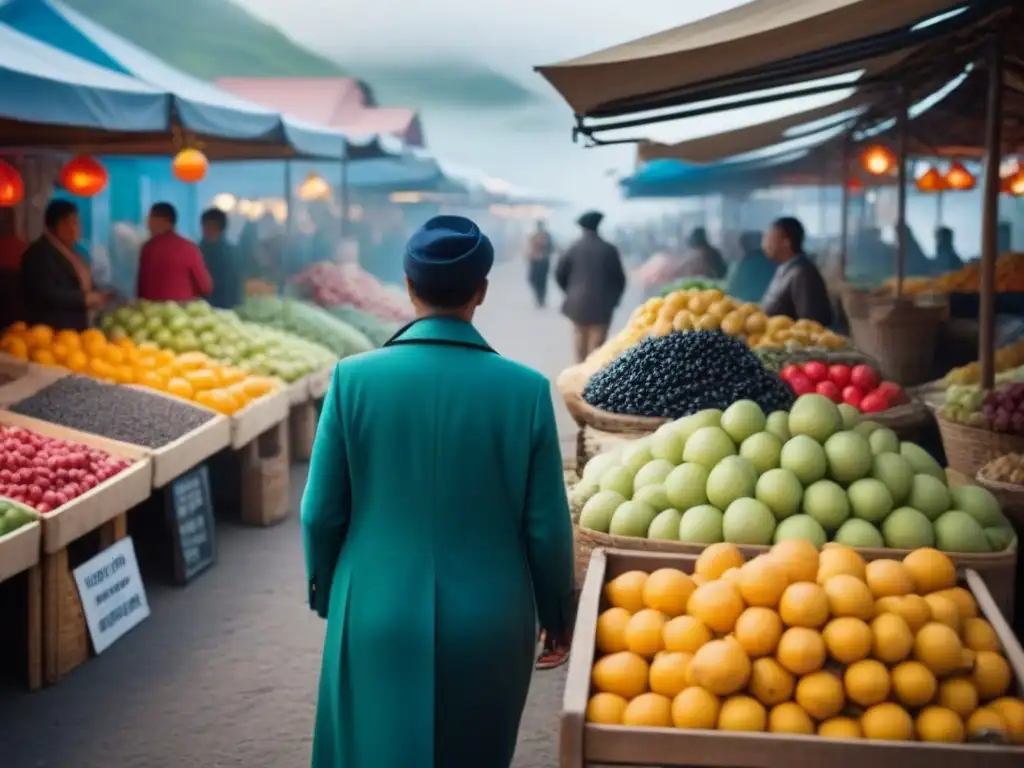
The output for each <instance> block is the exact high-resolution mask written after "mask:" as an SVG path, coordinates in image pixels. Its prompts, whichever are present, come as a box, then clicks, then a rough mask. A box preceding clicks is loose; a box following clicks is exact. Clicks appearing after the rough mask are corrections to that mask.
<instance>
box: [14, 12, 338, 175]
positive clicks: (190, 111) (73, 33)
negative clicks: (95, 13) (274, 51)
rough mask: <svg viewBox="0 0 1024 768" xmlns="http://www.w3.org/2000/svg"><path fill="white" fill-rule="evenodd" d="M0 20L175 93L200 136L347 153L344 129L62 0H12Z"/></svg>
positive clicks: (187, 123)
mask: <svg viewBox="0 0 1024 768" xmlns="http://www.w3.org/2000/svg"><path fill="white" fill-rule="evenodd" d="M0 22H5V23H7V24H9V25H10V26H11V27H13V28H14V29H16V30H18V31H20V32H22V33H24V34H26V35H28V36H30V37H34V38H35V39H36V40H39V41H41V42H44V43H47V44H49V45H52V46H53V47H55V48H59V49H60V50H62V51H64V52H66V53H69V54H71V55H73V56H77V57H78V58H81V59H85V60H86V61H89V62H92V63H93V64H95V65H98V66H99V67H105V68H106V69H108V70H112V71H114V72H119V73H121V74H123V75H127V76H130V77H133V78H135V79H137V80H139V81H141V82H143V83H145V84H147V85H150V86H153V87H154V88H157V89H159V90H161V91H166V92H168V93H170V94H171V98H172V103H173V106H174V111H175V115H176V117H177V119H178V121H179V122H180V124H181V126H182V127H183V128H185V129H186V130H188V131H191V132H193V133H195V134H196V135H198V136H200V137H212V138H219V139H229V140H235V141H256V142H267V143H287V144H288V145H289V146H290V147H291V148H292V149H293V150H294V151H295V152H296V153H297V154H299V155H305V156H315V157H336V158H340V157H342V156H343V152H344V149H345V138H344V135H343V134H341V133H339V132H337V131H332V130H330V129H327V128H321V127H318V126H314V125H311V124H308V123H304V122H302V121H299V120H295V119H292V118H288V117H286V116H282V115H281V114H279V113H277V112H275V111H273V110H271V109H268V108H266V107H263V106H261V105H259V104H255V103H252V102H249V101H246V100H244V99H241V98H239V97H237V96H234V95H232V94H229V93H227V92H226V91H222V90H221V89H219V88H217V87H216V86H214V85H212V84H210V83H208V82H205V81H204V80H200V79H199V78H195V77H192V76H191V75H187V74H185V73H184V72H180V71H178V70H176V69H174V68H173V67H171V66H169V65H168V64H166V63H165V62H163V61H161V60H160V59H158V58H156V57H155V56H153V55H151V54H149V53H147V52H146V51H144V50H142V49H141V48H139V47H138V46H136V45H135V44H133V43H131V42H129V41H127V40H125V39H124V38H122V37H119V36H118V35H115V34H114V33H113V32H111V31H110V30H108V29H105V28H104V27H101V26H100V25H98V24H95V23H94V22H92V21H90V20H89V19H87V18H86V17H84V16H82V15H81V14H79V13H77V12H76V11H73V10H72V9H70V8H68V7H67V6H65V5H63V4H61V3H60V2H57V1H56V0H7V1H6V2H4V3H3V4H2V5H0Z"/></svg>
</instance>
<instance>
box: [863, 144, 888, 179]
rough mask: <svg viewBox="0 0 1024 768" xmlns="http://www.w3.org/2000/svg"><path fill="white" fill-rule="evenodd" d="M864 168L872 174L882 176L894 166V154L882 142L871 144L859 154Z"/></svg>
mask: <svg viewBox="0 0 1024 768" xmlns="http://www.w3.org/2000/svg"><path fill="white" fill-rule="evenodd" d="M860 162H861V165H862V166H864V170H865V171H867V172H868V173H870V174H871V175H873V176H884V175H885V174H887V173H889V171H891V170H892V169H893V168H895V167H896V155H894V154H893V153H892V150H891V149H889V148H888V147H887V146H885V145H883V144H872V145H871V146H870V147H868V148H867V149H865V150H864V153H863V154H862V155H861V156H860Z"/></svg>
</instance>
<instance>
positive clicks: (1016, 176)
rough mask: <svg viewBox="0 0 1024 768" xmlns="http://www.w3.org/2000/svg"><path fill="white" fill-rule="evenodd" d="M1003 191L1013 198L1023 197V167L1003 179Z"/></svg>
mask: <svg viewBox="0 0 1024 768" xmlns="http://www.w3.org/2000/svg"><path fill="white" fill-rule="evenodd" d="M1003 191H1004V192H1006V193H1007V194H1010V195H1013V196H1014V197H1024V167H1022V168H1018V169H1017V170H1016V171H1015V172H1014V173H1011V174H1010V175H1009V176H1007V177H1006V178H1004V179H1003Z"/></svg>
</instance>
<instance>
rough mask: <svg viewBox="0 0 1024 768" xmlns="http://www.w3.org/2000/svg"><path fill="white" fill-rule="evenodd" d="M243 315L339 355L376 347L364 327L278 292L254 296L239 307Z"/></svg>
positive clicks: (344, 355) (244, 317) (237, 310)
mask: <svg viewBox="0 0 1024 768" xmlns="http://www.w3.org/2000/svg"><path fill="white" fill-rule="evenodd" d="M235 313H236V314H237V315H238V316H239V317H240V318H241V319H242V320H247V321H249V322H252V323H256V324H257V325H262V326H265V327H267V328H276V329H278V330H280V331H285V332H287V333H290V334H293V335H295V336H299V337H300V338H303V339H305V340H306V341H312V342H315V343H316V344H319V345H320V346H322V347H324V348H325V349H328V350H330V351H331V352H333V353H334V354H335V355H336V356H337V357H339V358H345V357H348V356H349V355H356V354H359V353H360V352H367V351H369V350H371V349H373V348H374V346H375V344H374V343H373V342H372V341H370V339H368V338H367V337H366V336H365V335H364V334H363V333H362V332H361V331H359V330H358V329H357V328H355V327H353V326H352V325H350V324H348V323H346V322H344V321H343V320H341V319H339V318H338V317H336V316H335V315H334V314H333V313H331V312H328V311H327V310H325V309H323V308H322V307H318V306H315V305H313V304H308V303H307V302H304V301H298V300H295V299H281V298H278V297H276V296H250V297H249V298H247V299H246V300H245V302H244V303H243V304H241V305H240V306H238V307H236V308H235Z"/></svg>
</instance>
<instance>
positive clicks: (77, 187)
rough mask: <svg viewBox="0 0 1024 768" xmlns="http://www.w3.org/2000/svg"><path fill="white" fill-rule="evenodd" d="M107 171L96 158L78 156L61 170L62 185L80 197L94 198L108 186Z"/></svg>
mask: <svg viewBox="0 0 1024 768" xmlns="http://www.w3.org/2000/svg"><path fill="white" fill-rule="evenodd" d="M107 179H108V177H107V169H106V168H104V167H103V164H102V163H101V162H100V161H99V160H97V159H96V158H95V157H90V156H89V155H76V156H75V157H73V158H71V159H70V160H68V162H67V164H66V165H65V166H64V167H63V168H61V170H60V176H59V180H60V185H61V186H62V187H64V189H66V190H67V191H68V192H70V193H71V194H73V195H77V196H78V197H93V196H94V195H98V194H99V193H100V192H102V191H103V190H104V188H105V187H106V186H107Z"/></svg>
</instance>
